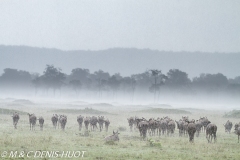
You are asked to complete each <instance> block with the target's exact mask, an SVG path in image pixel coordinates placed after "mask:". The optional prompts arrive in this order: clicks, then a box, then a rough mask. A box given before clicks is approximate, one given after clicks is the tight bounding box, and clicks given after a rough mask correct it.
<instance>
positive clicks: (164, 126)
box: [160, 119, 168, 135]
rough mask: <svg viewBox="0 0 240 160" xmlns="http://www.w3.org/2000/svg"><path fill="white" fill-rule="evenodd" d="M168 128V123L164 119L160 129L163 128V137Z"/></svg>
mask: <svg viewBox="0 0 240 160" xmlns="http://www.w3.org/2000/svg"><path fill="white" fill-rule="evenodd" d="M167 127H168V122H167V120H166V119H162V120H161V121H160V128H161V131H162V135H164V134H165V133H166V131H167Z"/></svg>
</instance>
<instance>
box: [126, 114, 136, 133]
mask: <svg viewBox="0 0 240 160" xmlns="http://www.w3.org/2000/svg"><path fill="white" fill-rule="evenodd" d="M127 120H128V125H129V126H130V131H131V132H132V128H133V124H134V118H133V117H130V118H128V119H127Z"/></svg>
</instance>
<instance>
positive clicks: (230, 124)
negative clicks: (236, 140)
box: [224, 120, 233, 133]
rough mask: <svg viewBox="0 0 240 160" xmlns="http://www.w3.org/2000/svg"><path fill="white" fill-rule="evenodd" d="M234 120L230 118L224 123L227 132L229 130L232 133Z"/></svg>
mask: <svg viewBox="0 0 240 160" xmlns="http://www.w3.org/2000/svg"><path fill="white" fill-rule="evenodd" d="M232 126H233V124H232V122H230V121H229V120H228V121H227V122H226V124H224V127H225V132H228V133H230V132H231V129H232Z"/></svg>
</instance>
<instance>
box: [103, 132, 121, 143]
mask: <svg viewBox="0 0 240 160" xmlns="http://www.w3.org/2000/svg"><path fill="white" fill-rule="evenodd" d="M119 134H120V133H118V131H117V132H114V131H113V135H111V136H107V137H105V138H104V140H105V141H106V142H109V141H119V137H118V135H119Z"/></svg>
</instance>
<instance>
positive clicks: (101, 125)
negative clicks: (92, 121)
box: [98, 116, 104, 132]
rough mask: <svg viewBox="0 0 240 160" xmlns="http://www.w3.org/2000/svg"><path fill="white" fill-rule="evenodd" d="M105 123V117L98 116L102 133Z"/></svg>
mask: <svg viewBox="0 0 240 160" xmlns="http://www.w3.org/2000/svg"><path fill="white" fill-rule="evenodd" d="M103 123H104V116H98V124H99V129H100V132H101V131H102V129H103Z"/></svg>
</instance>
